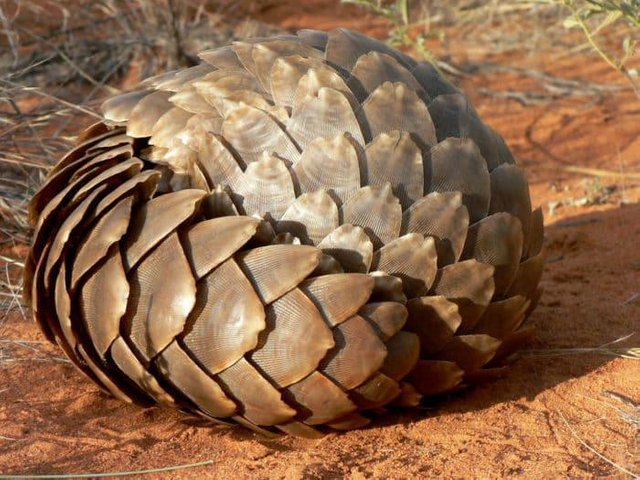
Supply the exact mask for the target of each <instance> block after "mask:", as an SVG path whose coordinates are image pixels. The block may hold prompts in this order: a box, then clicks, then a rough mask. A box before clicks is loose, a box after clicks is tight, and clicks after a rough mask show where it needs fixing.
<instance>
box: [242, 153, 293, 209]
mask: <svg viewBox="0 0 640 480" xmlns="http://www.w3.org/2000/svg"><path fill="white" fill-rule="evenodd" d="M233 198H234V200H235V203H236V205H242V209H243V210H244V212H245V214H246V215H257V216H259V217H264V216H265V215H267V214H268V215H269V217H270V218H273V219H274V220H279V219H280V218H281V217H282V215H283V214H284V212H285V211H286V210H287V208H289V205H291V204H292V203H293V202H294V201H295V199H296V194H295V191H294V189H293V180H292V179H291V174H290V173H289V170H288V169H287V166H286V165H285V163H284V161H283V160H281V159H280V158H278V157H277V156H275V155H267V154H266V153H265V155H264V156H263V157H262V158H261V159H260V160H258V161H256V162H252V163H250V164H249V165H248V166H247V169H246V170H245V171H244V173H243V174H242V175H241V176H240V177H239V178H238V180H237V183H236V185H235V192H234V196H233Z"/></svg>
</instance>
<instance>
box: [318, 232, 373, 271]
mask: <svg viewBox="0 0 640 480" xmlns="http://www.w3.org/2000/svg"><path fill="white" fill-rule="evenodd" d="M318 248H320V249H322V251H323V252H325V253H327V254H329V255H331V256H332V257H333V258H335V259H336V260H337V261H338V262H340V265H342V268H344V271H345V272H357V273H366V272H368V271H369V267H370V266H371V260H372V258H373V243H372V241H371V239H370V238H369V236H368V235H367V234H366V233H365V231H364V230H363V229H362V228H360V227H355V226H353V225H351V224H344V225H340V226H339V227H338V228H336V229H335V230H334V231H333V232H331V233H330V234H329V235H327V236H326V237H325V238H324V239H322V241H321V242H320V243H319V244H318Z"/></svg>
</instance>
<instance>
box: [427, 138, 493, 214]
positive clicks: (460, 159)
mask: <svg viewBox="0 0 640 480" xmlns="http://www.w3.org/2000/svg"><path fill="white" fill-rule="evenodd" d="M430 165H431V168H430V169H427V173H426V177H427V178H428V182H429V187H428V189H427V188H425V190H428V191H429V192H461V193H462V203H463V204H464V205H465V206H466V207H467V210H468V211H469V218H470V222H471V223H475V222H477V221H478V220H480V219H482V218H484V217H486V216H487V213H488V212H489V202H490V198H491V182H490V179H489V171H488V170H487V166H486V164H485V162H484V160H483V159H482V156H481V155H480V151H479V150H478V147H477V146H476V145H475V143H474V142H473V140H471V139H468V138H462V139H461V138H447V139H446V140H444V141H442V142H440V143H438V144H437V145H436V146H435V147H433V148H432V149H431V163H430ZM429 170H430V171H429ZM425 181H427V180H426V179H425Z"/></svg>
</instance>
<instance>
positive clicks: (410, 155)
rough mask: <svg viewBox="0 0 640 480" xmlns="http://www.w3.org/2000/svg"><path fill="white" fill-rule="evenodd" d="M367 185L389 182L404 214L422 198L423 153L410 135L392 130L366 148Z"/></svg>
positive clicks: (379, 136) (376, 138)
mask: <svg viewBox="0 0 640 480" xmlns="http://www.w3.org/2000/svg"><path fill="white" fill-rule="evenodd" d="M365 154H366V158H367V168H366V172H367V184H368V185H383V184H384V183H385V182H389V183H390V184H391V187H392V188H393V193H394V195H395V196H396V197H398V198H399V199H400V203H401V204H402V208H403V210H404V209H406V208H408V207H409V206H410V205H411V204H412V203H414V202H415V201H416V200H418V199H420V198H422V196H423V193H424V192H423V190H424V168H423V165H422V152H421V151H420V147H418V145H416V144H415V142H414V141H413V140H411V137H410V135H409V133H407V132H400V131H398V130H393V131H390V132H384V133H381V134H380V135H378V136H376V137H375V138H374V139H373V141H372V142H371V143H369V144H368V145H367V147H366V148H365Z"/></svg>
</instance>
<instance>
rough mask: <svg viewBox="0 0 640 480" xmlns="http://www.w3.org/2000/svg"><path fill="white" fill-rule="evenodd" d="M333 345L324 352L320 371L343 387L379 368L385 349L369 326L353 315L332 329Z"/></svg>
mask: <svg viewBox="0 0 640 480" xmlns="http://www.w3.org/2000/svg"><path fill="white" fill-rule="evenodd" d="M333 337H334V339H335V346H334V347H333V348H332V349H331V350H329V351H328V352H327V356H326V357H325V358H324V359H323V360H322V363H321V364H320V371H321V372H322V373H323V374H325V375H326V376H327V377H329V378H330V379H332V380H333V381H334V382H336V383H337V384H338V385H340V386H341V387H342V388H343V389H344V390H351V389H353V388H355V387H357V386H359V385H361V384H362V383H363V382H364V381H365V380H366V379H367V378H369V377H370V376H371V375H373V374H374V373H375V372H376V371H378V370H379V369H380V367H382V364H383V362H384V359H385V357H386V356H387V349H386V347H385V345H384V343H382V341H381V340H380V338H379V337H378V335H377V334H376V332H375V330H374V329H373V327H372V326H371V325H370V324H369V322H367V321H366V320H365V319H364V318H362V317H360V316H359V315H354V316H353V317H351V318H350V319H348V320H347V321H345V322H343V323H341V324H340V325H338V326H336V327H335V328H334V329H333Z"/></svg>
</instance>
